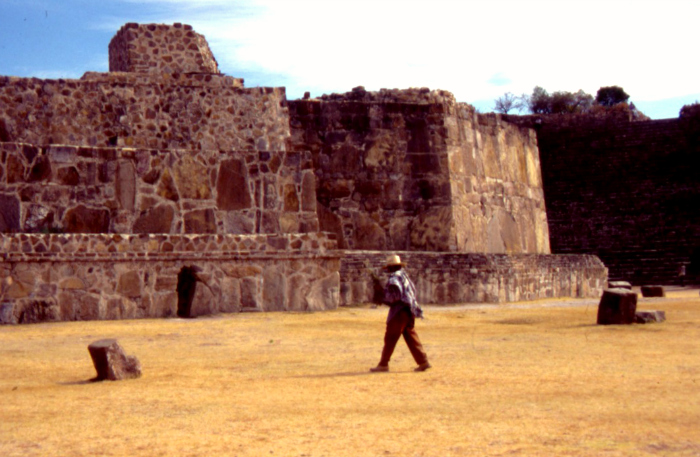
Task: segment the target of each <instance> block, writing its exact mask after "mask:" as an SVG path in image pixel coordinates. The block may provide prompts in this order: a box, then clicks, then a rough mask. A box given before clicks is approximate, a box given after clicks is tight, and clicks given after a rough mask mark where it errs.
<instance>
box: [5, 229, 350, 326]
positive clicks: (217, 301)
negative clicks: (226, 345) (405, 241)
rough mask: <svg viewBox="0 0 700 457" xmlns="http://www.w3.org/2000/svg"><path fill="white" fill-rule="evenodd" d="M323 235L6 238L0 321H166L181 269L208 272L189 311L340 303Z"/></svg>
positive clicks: (330, 248) (334, 259)
mask: <svg viewBox="0 0 700 457" xmlns="http://www.w3.org/2000/svg"><path fill="white" fill-rule="evenodd" d="M335 246H336V244H335V241H334V240H331V239H329V238H328V237H327V236H325V235H323V234H320V233H308V234H301V233H297V234H278V235H167V234H158V235H123V234H50V235H44V234H4V235H0V248H2V254H0V275H1V276H2V277H3V278H5V277H12V278H13V282H12V284H11V285H10V286H9V287H8V288H7V289H6V290H5V291H4V292H5V293H4V295H5V296H4V297H3V298H4V299H5V300H6V301H5V302H4V303H2V304H0V322H1V323H31V322H42V321H70V320H94V319H101V320H104V319H134V318H145V317H170V316H175V314H176V312H177V304H178V299H177V292H176V289H177V285H178V273H179V272H180V271H181V269H182V268H183V267H184V266H190V265H196V266H198V267H199V268H200V269H202V271H203V272H202V273H201V276H202V277H203V278H204V279H205V280H206V286H203V287H197V290H196V294H195V297H194V302H193V303H192V307H193V313H192V315H193V316H198V315H205V314H212V313H218V312H239V311H285V310H295V311H311V310H323V309H328V308H332V307H335V306H337V305H338V299H339V298H338V293H339V276H338V270H339V267H340V260H339V256H338V254H336V253H335Z"/></svg>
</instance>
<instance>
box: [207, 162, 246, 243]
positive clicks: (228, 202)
mask: <svg viewBox="0 0 700 457" xmlns="http://www.w3.org/2000/svg"><path fill="white" fill-rule="evenodd" d="M216 193H217V196H216V204H217V206H218V208H219V210H222V211H233V210H240V209H246V208H251V207H252V206H253V199H252V197H251V196H250V188H249V185H248V169H247V167H246V164H245V162H243V161H242V160H239V159H229V160H226V161H223V162H222V163H221V165H220V167H219V177H218V179H217V182H216ZM242 233H245V232H242Z"/></svg>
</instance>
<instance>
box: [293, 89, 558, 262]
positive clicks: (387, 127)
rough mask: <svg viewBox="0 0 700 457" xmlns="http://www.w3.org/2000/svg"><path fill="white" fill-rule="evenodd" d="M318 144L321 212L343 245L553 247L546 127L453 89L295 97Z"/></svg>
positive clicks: (312, 143)
mask: <svg viewBox="0 0 700 457" xmlns="http://www.w3.org/2000/svg"><path fill="white" fill-rule="evenodd" d="M289 110H290V118H291V126H292V139H291V148H292V149H294V150H300V151H301V150H309V149H310V150H311V153H312V156H313V159H314V166H315V168H316V174H317V176H318V201H319V219H320V223H321V227H322V229H323V230H327V231H330V232H333V233H335V234H336V236H337V237H338V242H339V245H340V246H341V247H347V248H349V249H365V250H367V249H370V250H372V249H373V250H409V251H452V252H485V253H542V254H546V253H549V234H548V227H547V216H546V211H545V206H544V199H543V193H542V182H541V177H540V172H539V157H538V151H537V142H536V138H535V137H534V134H533V133H532V132H531V131H530V130H528V129H522V128H519V127H516V126H513V125H510V124H507V123H505V122H501V121H500V120H499V119H498V118H495V117H493V116H483V115H478V114H476V113H475V112H474V109H473V108H472V107H471V106H469V105H466V104H458V103H456V102H455V100H454V97H453V96H452V94H450V93H449V92H444V91H434V92H430V91H428V90H406V91H388V90H382V91H380V92H378V93H376V92H375V93H370V92H365V91H364V90H363V89H362V88H356V89H355V90H353V92H351V93H348V94H344V95H332V96H328V97H325V96H324V97H323V98H322V99H320V100H297V101H290V102H289Z"/></svg>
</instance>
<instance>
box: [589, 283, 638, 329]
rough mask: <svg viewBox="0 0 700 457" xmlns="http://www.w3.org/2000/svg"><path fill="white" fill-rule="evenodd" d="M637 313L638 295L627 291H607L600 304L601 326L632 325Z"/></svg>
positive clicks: (599, 318)
mask: <svg viewBox="0 0 700 457" xmlns="http://www.w3.org/2000/svg"><path fill="white" fill-rule="evenodd" d="M636 311H637V294H636V293H635V292H632V291H631V290H627V289H606V290H604V291H603V296H602V297H601V299H600V303H599V304H598V324H599V325H611V324H612V325H616V324H617V325H619V324H632V323H634V320H635V312H636Z"/></svg>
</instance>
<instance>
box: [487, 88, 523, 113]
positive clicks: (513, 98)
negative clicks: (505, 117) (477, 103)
mask: <svg viewBox="0 0 700 457" xmlns="http://www.w3.org/2000/svg"><path fill="white" fill-rule="evenodd" d="M524 97H527V96H526V95H522V96H517V95H514V94H513V93H512V92H506V93H505V94H503V96H501V97H498V98H497V99H496V100H495V101H494V102H495V106H494V109H495V110H496V112H497V113H501V114H508V112H509V111H510V110H518V111H522V110H523V109H525V108H527V101H526V100H525V98H524Z"/></svg>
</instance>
